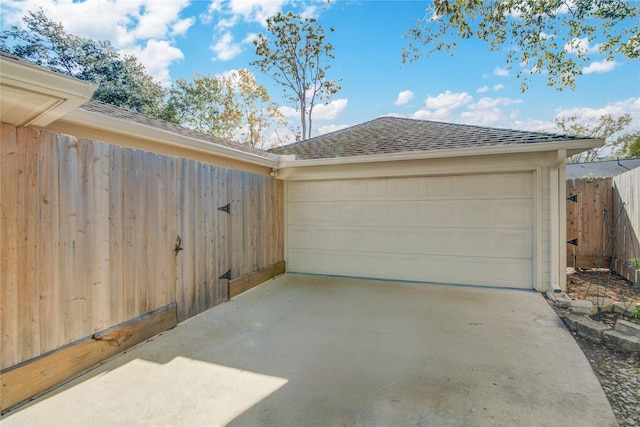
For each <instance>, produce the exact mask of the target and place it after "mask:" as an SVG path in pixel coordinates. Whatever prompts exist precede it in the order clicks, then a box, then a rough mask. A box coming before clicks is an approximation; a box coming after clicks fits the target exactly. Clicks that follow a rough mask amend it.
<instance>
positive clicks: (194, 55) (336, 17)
mask: <svg viewBox="0 0 640 427" xmlns="http://www.w3.org/2000/svg"><path fill="white" fill-rule="evenodd" d="M429 5H430V2H429V1H426V0H422V1H416V0H413V1H385V0H360V1H348V2H347V1H343V0H339V1H332V2H331V3H329V4H327V2H326V0H324V1H320V0H318V1H313V0H307V1H297V0H85V1H71V0H20V1H17V0H2V27H3V28H5V27H6V26H7V25H10V24H14V23H17V22H18V21H19V18H20V16H22V14H23V13H24V12H25V11H27V10H35V9H37V8H39V7H42V8H43V9H44V10H45V11H46V12H47V14H48V15H49V16H50V17H51V18H52V19H54V20H56V21H60V22H62V24H63V25H64V26H65V28H66V29H67V31H69V32H72V33H76V34H79V35H82V36H85V37H92V38H94V39H108V40H110V41H111V42H112V43H113V44H114V46H116V47H117V48H118V49H120V50H122V51H123V52H126V53H133V54H135V55H136V56H138V58H139V59H140V60H141V62H143V63H144V64H145V66H146V67H147V70H148V72H149V73H151V74H152V75H154V76H155V77H156V78H157V79H158V80H160V81H162V82H163V83H164V84H169V83H170V82H171V81H172V80H175V79H177V78H179V77H184V78H187V79H190V78H191V77H192V76H193V75H194V73H195V72H200V73H203V74H206V73H209V72H210V73H213V74H218V73H224V72H228V71H231V70H234V69H240V68H250V67H249V63H250V62H251V61H253V60H255V59H256V56H255V53H254V50H253V44H252V43H251V40H252V39H253V38H254V37H255V35H256V34H258V33H260V32H264V22H265V19H266V17H267V16H270V15H272V14H274V13H276V12H278V11H284V12H287V11H290V10H291V11H294V12H297V13H302V14H305V15H308V16H313V17H316V18H317V19H318V20H319V22H320V23H321V24H322V25H323V26H324V27H325V29H327V30H328V28H329V27H333V28H334V29H335V31H334V32H332V33H329V32H328V31H327V38H328V40H329V41H330V42H331V43H332V44H333V45H334V48H335V50H334V54H335V57H336V58H335V60H334V61H333V62H332V67H331V69H330V70H329V72H328V77H329V78H332V79H341V80H342V81H341V86H342V90H341V91H340V92H339V93H338V94H337V95H336V96H335V97H334V99H333V101H332V103H331V104H329V105H327V106H323V107H320V108H318V109H317V110H316V115H315V118H314V123H315V129H316V131H317V132H319V133H326V132H329V131H332V130H336V129H340V128H343V127H347V126H351V125H355V124H358V123H362V122H364V121H367V120H371V119H374V118H376V117H379V116H384V115H389V114H393V115H399V116H403V117H410V118H419V119H428V120H438V121H447V122H459V123H468V124H476V125H483V126H494V127H507V128H513V129H524V130H547V131H554V126H553V124H552V120H553V119H554V118H555V117H558V116H562V115H571V114H577V115H579V116H581V117H583V118H584V119H585V120H593V119H594V118H597V117H599V116H600V115H602V114H605V113H610V114H613V115H614V116H617V115H620V114H624V113H630V114H632V115H633V117H634V122H633V124H632V126H633V128H634V129H638V130H640V61H635V62H627V61H625V60H623V59H618V60H617V61H616V62H615V63H610V64H604V63H602V62H600V59H601V58H598V57H597V55H594V61H593V63H592V64H590V68H588V69H585V70H583V72H585V75H583V76H582V77H579V78H578V81H577V88H576V89H575V90H574V91H572V90H570V89H566V90H564V91H562V92H559V91H557V90H555V89H551V88H548V87H547V86H546V77H545V76H544V75H542V76H535V78H534V79H533V80H532V84H531V85H530V89H529V90H528V91H527V92H526V93H524V94H523V93H521V91H520V83H521V82H520V80H518V79H517V78H516V77H515V72H514V71H511V72H507V71H505V70H504V68H503V67H504V66H505V62H504V58H505V56H504V53H503V52H489V50H488V48H487V47H486V46H485V45H484V44H482V43H479V42H475V41H464V42H461V43H460V44H459V46H458V49H457V50H456V51H455V55H454V56H451V55H449V54H446V53H441V54H435V55H433V56H431V57H430V58H423V59H421V60H420V61H418V62H416V63H414V64H412V65H404V66H403V65H402V64H401V54H402V49H403V47H406V45H407V40H405V39H403V34H404V33H405V32H406V31H407V30H408V29H409V28H410V27H411V26H413V25H414V24H415V22H416V20H418V19H420V18H424V17H425V16H428V15H427V12H426V9H427V8H428V7H429ZM253 71H254V73H255V75H256V77H257V79H258V82H259V83H261V84H263V85H265V86H266V87H267V89H268V90H269V93H270V95H271V96H272V98H273V99H274V100H276V101H278V102H279V103H280V102H281V100H282V97H281V89H280V88H279V87H278V86H276V85H274V84H273V82H272V80H271V79H270V78H269V77H268V76H266V75H264V74H261V73H260V72H259V71H257V70H255V69H254V70H253ZM282 105H283V106H284V104H282ZM283 111H285V112H291V110H290V109H287V108H284V109H283ZM295 120H296V118H295V117H291V121H292V122H295Z"/></svg>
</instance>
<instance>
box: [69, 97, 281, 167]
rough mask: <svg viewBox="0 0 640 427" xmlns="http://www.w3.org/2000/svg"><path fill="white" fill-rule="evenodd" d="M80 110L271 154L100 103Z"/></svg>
mask: <svg viewBox="0 0 640 427" xmlns="http://www.w3.org/2000/svg"><path fill="white" fill-rule="evenodd" d="M80 109H82V110H85V111H90V112H93V113H99V114H104V115H105V116H109V117H112V118H116V119H122V120H127V121H130V122H134V123H139V124H142V125H146V126H150V127H153V128H156V129H161V130H164V131H167V132H171V133H174V134H177V135H181V136H184V137H188V138H195V139H199V140H204V141H208V142H211V143H213V144H217V145H222V146H224V147H228V148H233V149H235V150H239V151H244V152H246V153H250V154H255V155H257V156H261V157H265V158H266V157H268V156H269V154H268V153H267V152H266V151H264V150H260V149H258V148H253V147H250V146H248V145H244V144H240V143H238V142H233V141H228V140H226V139H222V138H218V137H216V136H213V135H209V134H206V133H202V132H197V131H195V130H191V129H188V128H185V127H182V126H179V125H176V124H174V123H170V122H166V121H164V120H160V119H155V118H153V117H149V116H145V115H144V114H139V113H136V112H134V111H130V110H127V109H124V108H120V107H116V106H115V105H111V104H106V103H104V102H100V101H94V100H91V101H88V102H86V103H84V104H82V105H81V106H80Z"/></svg>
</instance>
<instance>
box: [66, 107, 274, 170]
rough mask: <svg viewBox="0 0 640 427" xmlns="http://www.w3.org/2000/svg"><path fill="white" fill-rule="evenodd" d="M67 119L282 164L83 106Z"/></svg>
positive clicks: (256, 161) (261, 162)
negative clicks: (86, 108) (90, 109)
mask: <svg viewBox="0 0 640 427" xmlns="http://www.w3.org/2000/svg"><path fill="white" fill-rule="evenodd" d="M64 119H65V120H66V121H69V122H71V123H75V124H78V125H83V126H88V127H92V128H96V129H100V130H104V131H109V132H117V133H120V134H123V135H129V136H133V137H138V138H143V139H149V140H152V141H158V142H159V143H161V144H166V145H172V146H176V147H185V148H190V149H192V150H196V151H200V152H203V153H211V154H215V155H217V156H220V157H224V158H229V159H234V160H241V161H245V162H247V163H251V164H254V165H259V166H265V167H270V168H277V167H278V161H277V160H274V159H271V158H265V157H261V156H258V155H256V154H251V153H247V152H245V151H241V150H237V149H235V148H231V147H225V146H223V145H218V144H215V143H213V142H211V141H206V140H203V139H197V138H191V137H188V136H184V135H179V134H176V133H173V132H169V131H167V130H164V129H158V128H155V127H153V126H149V125H145V124H142V123H135V122H131V121H129V120H122V119H118V118H114V117H111V116H106V115H104V114H100V113H95V112H91V111H86V110H82V109H79V108H78V109H75V110H74V111H72V112H70V113H69V114H67V115H66V116H65V117H64Z"/></svg>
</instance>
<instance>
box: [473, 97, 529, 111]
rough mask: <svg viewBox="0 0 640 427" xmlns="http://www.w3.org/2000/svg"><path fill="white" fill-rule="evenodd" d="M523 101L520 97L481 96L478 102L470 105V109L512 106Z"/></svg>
mask: <svg viewBox="0 0 640 427" xmlns="http://www.w3.org/2000/svg"><path fill="white" fill-rule="evenodd" d="M520 103H522V100H520V99H511V98H487V97H485V98H480V100H479V101H478V102H475V103H473V104H470V105H469V110H488V109H493V108H496V107H499V106H510V105H515V104H520Z"/></svg>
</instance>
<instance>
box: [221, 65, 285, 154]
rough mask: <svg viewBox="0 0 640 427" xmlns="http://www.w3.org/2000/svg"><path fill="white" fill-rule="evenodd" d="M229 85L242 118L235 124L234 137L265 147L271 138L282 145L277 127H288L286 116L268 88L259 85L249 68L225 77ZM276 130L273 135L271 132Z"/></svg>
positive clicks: (273, 141) (245, 142) (255, 145)
mask: <svg viewBox="0 0 640 427" xmlns="http://www.w3.org/2000/svg"><path fill="white" fill-rule="evenodd" d="M225 79H226V84H227V86H229V87H231V88H233V89H234V94H235V99H236V101H235V102H236V106H237V110H238V112H239V113H240V121H239V123H238V124H237V125H238V126H237V127H236V134H235V135H234V139H235V140H236V141H239V142H242V143H244V144H248V145H251V146H252V147H262V146H264V145H265V142H267V139H271V141H272V142H271V144H272V145H279V143H280V142H281V140H280V138H279V137H278V133H277V128H278V127H286V126H287V125H288V122H287V119H286V117H285V116H284V114H282V112H281V111H280V109H279V108H278V104H276V103H275V102H273V101H271V98H270V97H269V94H268V93H267V89H266V88H265V87H264V86H262V85H259V84H258V82H257V81H256V78H255V76H254V75H253V73H252V72H251V71H249V70H237V71H236V72H234V73H233V74H232V75H229V76H226V77H225ZM272 129H273V132H274V136H273V137H272V136H271V135H268V132H269V131H271V130H272Z"/></svg>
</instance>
